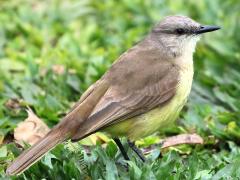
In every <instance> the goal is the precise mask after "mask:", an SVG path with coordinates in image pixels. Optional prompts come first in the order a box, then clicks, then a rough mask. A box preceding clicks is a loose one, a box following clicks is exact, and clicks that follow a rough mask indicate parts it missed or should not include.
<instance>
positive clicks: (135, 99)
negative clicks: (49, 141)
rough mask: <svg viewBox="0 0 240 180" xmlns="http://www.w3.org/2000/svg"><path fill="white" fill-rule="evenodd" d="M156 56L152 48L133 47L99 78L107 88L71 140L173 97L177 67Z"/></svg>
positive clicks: (142, 111)
mask: <svg viewBox="0 0 240 180" xmlns="http://www.w3.org/2000/svg"><path fill="white" fill-rule="evenodd" d="M157 53H159V51H156V50H154V49H153V50H151V51H150V50H149V49H148V50H142V49H141V48H135V49H134V50H132V51H131V52H128V53H127V54H125V55H123V56H122V57H121V58H120V59H119V60H118V61H117V62H116V63H115V64H114V65H113V66H112V67H111V68H110V70H109V71H108V72H107V73H106V74H105V75H104V76H103V78H104V80H106V81H108V82H109V84H110V87H109V89H108V90H107V92H106V93H105V95H104V96H103V97H102V98H101V100H100V101H99V103H98V104H97V105H96V107H95V109H94V110H93V112H92V113H91V115H90V116H89V118H88V119H87V120H86V121H85V122H84V123H83V124H82V125H81V127H80V129H79V130H78V132H77V133H76V134H75V135H74V136H73V138H72V140H78V139H81V138H83V137H85V136H87V135H89V134H91V133H94V132H96V131H97V130H99V129H102V128H104V127H107V126H109V125H111V124H114V123H118V122H120V121H123V120H125V119H128V118H130V117H133V116H136V115H139V114H142V113H144V112H147V111H149V110H151V109H153V108H154V107H156V106H161V105H162V104H163V103H165V102H166V101H168V100H169V99H171V98H172V97H173V95H174V94H175V90H176V86H177V83H178V80H179V79H178V78H179V73H178V68H177V67H175V66H173V63H172V62H171V61H166V60H165V59H164V57H163V56H161V54H157ZM92 90H93V89H92ZM86 94H88V93H86Z"/></svg>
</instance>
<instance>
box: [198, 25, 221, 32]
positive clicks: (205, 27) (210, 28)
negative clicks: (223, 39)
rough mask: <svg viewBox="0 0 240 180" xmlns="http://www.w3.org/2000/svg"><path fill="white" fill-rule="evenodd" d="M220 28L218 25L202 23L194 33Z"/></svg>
mask: <svg viewBox="0 0 240 180" xmlns="http://www.w3.org/2000/svg"><path fill="white" fill-rule="evenodd" d="M218 29H221V27H219V26H209V25H202V26H200V28H199V29H198V30H196V31H195V33H196V34H202V33H206V32H211V31H216V30H218Z"/></svg>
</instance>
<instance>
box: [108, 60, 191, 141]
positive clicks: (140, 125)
mask: <svg viewBox="0 0 240 180" xmlns="http://www.w3.org/2000/svg"><path fill="white" fill-rule="evenodd" d="M184 61H185V62H179V63H184V65H183V66H180V67H181V68H180V80H179V83H178V87H177V90H176V94H175V96H174V97H173V98H172V99H171V100H170V101H169V102H168V103H167V104H165V105H164V106H162V107H158V108H155V109H153V110H151V111H149V112H147V113H145V114H141V115H139V116H136V117H134V118H131V119H128V120H125V121H123V122H121V123H118V124H116V125H113V126H111V127H109V128H107V129H106V131H107V132H108V133H110V134H111V135H113V136H128V138H129V139H132V140H135V139H138V138H141V137H145V136H148V135H151V134H153V133H154V132H156V131H158V130H161V129H162V128H164V127H166V126H168V125H169V124H171V123H173V122H174V121H175V120H176V118H177V117H178V115H179V112H180V111H181V109H182V108H183V106H184V104H185V103H186V101H187V97H188V95H189V93H190V91H191V86H192V79H193V65H192V59H185V60H184Z"/></svg>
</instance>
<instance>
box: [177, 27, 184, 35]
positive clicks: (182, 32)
mask: <svg viewBox="0 0 240 180" xmlns="http://www.w3.org/2000/svg"><path fill="white" fill-rule="evenodd" d="M184 32H185V31H184V29H183V28H178V29H176V33H177V34H179V35H182V34H184Z"/></svg>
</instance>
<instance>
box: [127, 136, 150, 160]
mask: <svg viewBox="0 0 240 180" xmlns="http://www.w3.org/2000/svg"><path fill="white" fill-rule="evenodd" d="M128 145H129V146H130V148H131V149H132V150H133V151H134V152H135V153H136V154H137V155H138V157H139V158H140V159H141V160H142V161H143V162H145V161H146V160H145V156H144V155H143V153H142V151H141V150H140V149H138V148H137V147H136V145H135V143H134V142H131V141H130V140H128Z"/></svg>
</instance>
